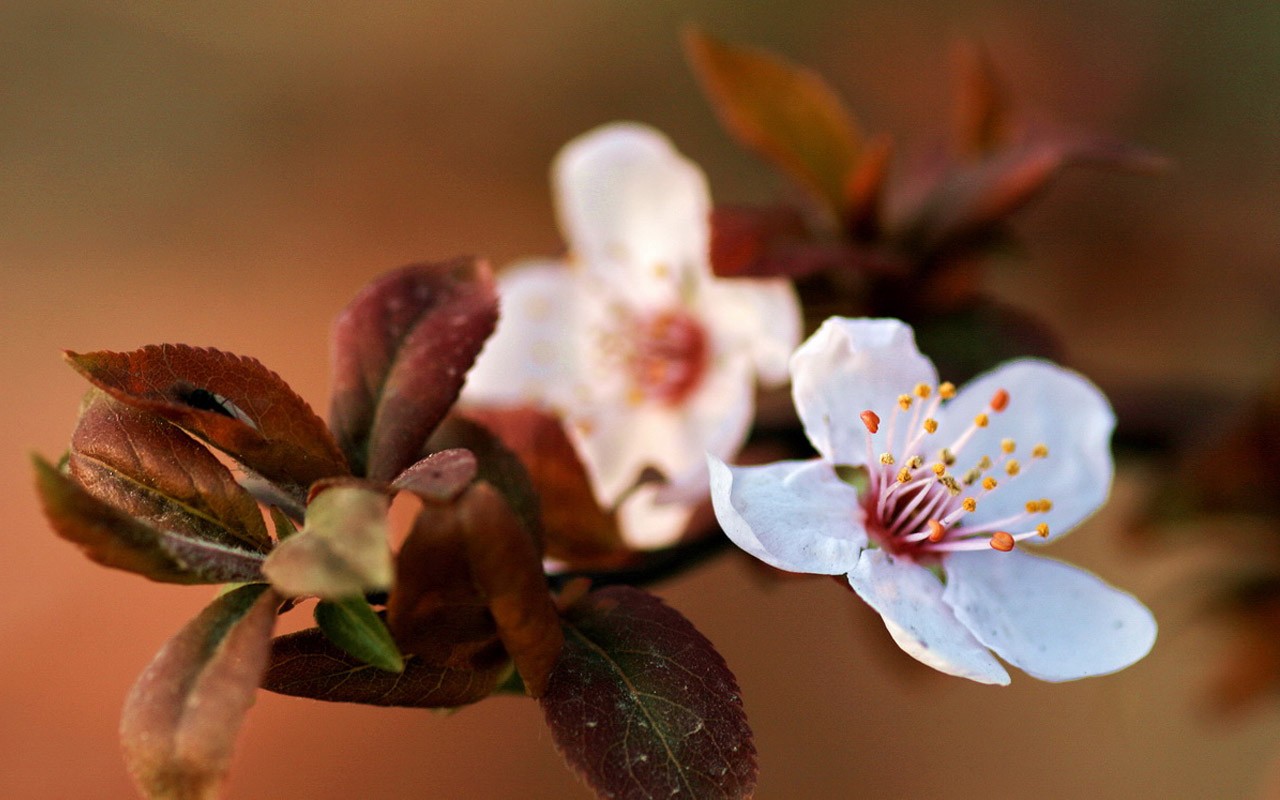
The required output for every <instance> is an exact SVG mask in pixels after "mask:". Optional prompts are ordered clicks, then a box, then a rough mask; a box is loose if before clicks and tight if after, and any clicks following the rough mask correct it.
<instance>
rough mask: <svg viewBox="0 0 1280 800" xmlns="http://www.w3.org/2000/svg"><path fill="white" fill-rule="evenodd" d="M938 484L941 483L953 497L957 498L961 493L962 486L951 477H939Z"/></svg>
mask: <svg viewBox="0 0 1280 800" xmlns="http://www.w3.org/2000/svg"><path fill="white" fill-rule="evenodd" d="M938 482H939V483H941V484H942V485H943V486H945V487H947V491H948V492H949V493H950V494H951V496H952V497H955V496H956V495H958V494H960V492H961V489H960V484H958V483H956V479H955V478H953V477H951V476H950V475H940V476H938Z"/></svg>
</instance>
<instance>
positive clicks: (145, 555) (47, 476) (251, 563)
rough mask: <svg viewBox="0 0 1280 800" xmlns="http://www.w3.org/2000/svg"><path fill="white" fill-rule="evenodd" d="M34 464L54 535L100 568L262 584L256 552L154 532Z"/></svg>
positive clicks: (173, 579)
mask: <svg viewBox="0 0 1280 800" xmlns="http://www.w3.org/2000/svg"><path fill="white" fill-rule="evenodd" d="M32 461H33V462H34V465H35V470H36V490H37V491H38V492H39V494H40V500H41V503H42V505H43V506H44V513H45V516H46V517H47V518H48V519H49V523H50V524H51V525H52V526H53V529H54V532H55V533H57V534H58V535H59V536H61V537H62V538H64V539H66V540H67V541H69V542H71V543H72V544H75V545H77V546H78V547H79V548H80V549H81V550H83V551H84V554H85V555H87V556H88V557H89V558H90V559H92V560H94V561H96V562H98V563H99V564H102V565H103V566H106V567H111V568H113V569H122V570H125V571H127V572H135V573H137V574H139V575H142V576H143V577H146V578H150V579H151V580H153V581H163V582H166V583H229V582H246V581H259V580H262V561H263V557H262V555H261V554H260V553H256V552H252V551H248V550H242V549H240V548H236V547H228V546H226V545H221V544H216V543H214V542H210V541H207V540H204V539H196V538H191V537H190V536H187V535H184V534H181V533H176V532H174V531H166V530H160V529H158V528H153V527H152V526H150V525H148V524H146V523H145V522H142V521H140V520H137V519H134V518H133V517H131V516H129V515H128V514H126V513H125V512H123V511H121V510H119V509H117V508H115V507H114V506H111V505H108V504H107V503H104V502H102V501H101V500H99V499H98V498H96V497H94V496H93V495H91V494H89V493H88V492H87V491H85V490H84V489H83V488H81V487H80V485H79V484H77V483H76V482H75V481H73V480H71V479H70V478H68V477H67V476H65V475H63V474H62V473H61V472H59V471H58V469H57V468H56V467H54V466H53V465H52V464H50V463H48V462H47V461H45V460H44V459H42V458H40V457H39V456H35V457H33V459H32Z"/></svg>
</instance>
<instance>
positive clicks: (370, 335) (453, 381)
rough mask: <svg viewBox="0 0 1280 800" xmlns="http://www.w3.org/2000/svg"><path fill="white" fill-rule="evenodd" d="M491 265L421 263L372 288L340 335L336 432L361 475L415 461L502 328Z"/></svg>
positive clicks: (379, 474)
mask: <svg viewBox="0 0 1280 800" xmlns="http://www.w3.org/2000/svg"><path fill="white" fill-rule="evenodd" d="M497 315H498V301H497V294H496V291H495V288H494V282H493V275H492V272H491V270H490V269H489V266H488V264H486V263H485V262H484V261H480V260H478V259H475V258H458V259H454V260H453V261H446V262H440V263H434V264H414V265H412V266H408V267H404V268H402V269H399V270H397V271H395V272H392V273H389V274H387V275H385V276H383V277H381V278H379V279H378V280H376V281H375V282H374V283H372V284H370V285H369V286H367V287H366V288H365V289H364V290H363V291H362V292H361V293H360V294H359V295H357V296H356V298H355V299H354V300H353V301H352V302H351V304H350V305H348V306H347V308H346V309H345V310H344V311H343V312H342V314H341V315H339V317H338V320H337V322H336V323H335V325H334V331H333V353H334V356H333V358H334V397H333V406H332V408H331V411H330V418H331V419H332V422H333V429H334V432H335V433H336V435H337V437H338V441H339V442H341V444H342V449H343V451H344V452H345V453H346V454H347V457H348V458H349V459H350V461H351V464H352V467H353V469H354V470H355V472H356V474H358V475H365V476H367V477H369V478H372V479H373V480H379V481H390V480H391V479H392V478H394V477H395V476H396V475H397V474H399V473H400V471H401V470H403V469H405V468H406V467H408V466H409V465H410V464H412V463H414V462H415V461H416V460H417V459H418V458H419V457H420V456H421V454H422V452H423V443H424V442H425V441H426V440H427V437H428V436H429V435H430V434H431V431H432V430H433V429H435V427H436V425H437V424H439V422H440V420H441V419H443V418H444V415H445V414H446V413H447V412H448V410H449V407H450V406H452V405H453V403H454V401H455V400H456V399H457V397H458V392H459V391H461V389H462V383H463V380H464V379H465V377H466V373H467V370H468V369H470V368H471V364H472V363H473V362H474V361H475V357H476V354H477V353H479V352H480V348H481V346H482V345H483V344H484V341H485V339H487V338H488V337H489V334H491V333H493V327H494V325H495V324H496V322H497Z"/></svg>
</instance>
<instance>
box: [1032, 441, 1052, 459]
mask: <svg viewBox="0 0 1280 800" xmlns="http://www.w3.org/2000/svg"><path fill="white" fill-rule="evenodd" d="M1031 457H1032V458H1048V457H1049V445H1047V444H1038V445H1036V446H1035V447H1033V448H1031Z"/></svg>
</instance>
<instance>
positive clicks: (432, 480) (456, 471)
mask: <svg viewBox="0 0 1280 800" xmlns="http://www.w3.org/2000/svg"><path fill="white" fill-rule="evenodd" d="M476 470H477V465H476V457H475V454H474V453H472V452H471V451H470V450H467V449H465V448H461V447H455V448H452V449H450V450H441V451H440V452H438V453H432V454H431V455H429V456H427V457H426V458H424V459H422V460H421V461H419V462H417V463H416V464H414V465H413V466H411V467H409V468H408V469H406V470H405V471H404V472H401V473H400V474H399V475H397V476H396V479H395V480H394V481H392V482H391V485H392V487H393V488H396V489H402V490H405V491H409V492H413V493H414V494H416V495H418V496H419V497H421V498H423V499H426V500H436V501H439V502H442V503H447V502H449V501H450V500H453V499H454V498H456V497H457V496H458V495H460V494H462V492H463V490H464V489H466V488H467V486H469V485H470V484H471V482H472V481H473V480H475V479H476Z"/></svg>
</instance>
